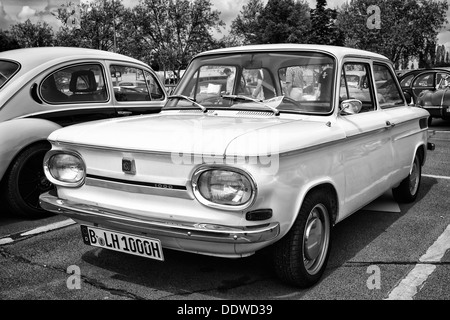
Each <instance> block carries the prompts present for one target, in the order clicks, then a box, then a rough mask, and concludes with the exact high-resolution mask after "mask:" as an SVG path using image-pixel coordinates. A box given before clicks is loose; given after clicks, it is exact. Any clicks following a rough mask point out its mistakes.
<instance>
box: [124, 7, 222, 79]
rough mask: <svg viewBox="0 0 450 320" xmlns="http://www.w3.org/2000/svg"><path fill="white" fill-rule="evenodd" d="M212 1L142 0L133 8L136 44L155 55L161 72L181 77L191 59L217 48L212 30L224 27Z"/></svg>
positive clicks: (153, 57)
mask: <svg viewBox="0 0 450 320" xmlns="http://www.w3.org/2000/svg"><path fill="white" fill-rule="evenodd" d="M211 7H212V5H211V2H210V0H140V2H139V4H138V5H137V6H136V7H134V8H133V10H132V11H133V16H134V22H133V24H134V32H135V38H134V39H135V41H139V42H141V45H143V46H144V47H146V48H147V50H148V52H151V53H152V59H154V60H155V61H156V63H157V65H158V68H159V69H160V70H173V71H174V72H175V74H176V76H177V77H179V72H180V70H181V69H183V68H186V66H187V64H188V63H189V61H190V60H191V58H192V57H193V56H194V55H195V54H197V53H199V52H202V51H204V50H208V49H211V48H214V47H216V46H217V43H216V41H215V40H214V38H213V36H212V33H211V30H212V29H213V28H216V29H217V30H218V31H220V29H219V28H220V27H221V26H223V25H224V22H223V21H222V20H220V18H219V15H220V12H219V11H217V10H212V8H211Z"/></svg>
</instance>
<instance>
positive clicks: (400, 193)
mask: <svg viewBox="0 0 450 320" xmlns="http://www.w3.org/2000/svg"><path fill="white" fill-rule="evenodd" d="M421 178H422V167H421V165H420V159H419V156H418V155H417V154H416V156H415V157H414V162H413V165H412V168H411V172H410V174H409V175H408V176H407V177H406V178H405V179H403V181H402V182H401V183H400V185H399V186H398V187H397V188H394V189H392V194H393V196H394V199H395V200H397V201H398V202H413V201H415V200H416V198H417V194H418V193H419V187H420V181H421Z"/></svg>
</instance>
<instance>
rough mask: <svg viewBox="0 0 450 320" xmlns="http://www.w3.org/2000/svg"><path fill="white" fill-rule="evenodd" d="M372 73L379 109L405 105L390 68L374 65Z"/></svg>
mask: <svg viewBox="0 0 450 320" xmlns="http://www.w3.org/2000/svg"><path fill="white" fill-rule="evenodd" d="M373 71H374V75H375V85H376V87H377V95H378V102H379V103H380V107H381V108H382V109H385V108H392V107H395V106H398V105H403V104H404V103H405V101H404V100H403V95H402V93H401V91H400V88H399V87H398V85H397V81H396V78H395V75H393V73H392V72H391V70H390V68H389V67H388V66H386V65H383V64H378V63H374V65H373ZM413 86H414V84H413Z"/></svg>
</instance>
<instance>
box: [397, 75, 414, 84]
mask: <svg viewBox="0 0 450 320" xmlns="http://www.w3.org/2000/svg"><path fill="white" fill-rule="evenodd" d="M413 78H414V74H411V75H409V76H406V77H404V78H403V79H402V81H401V82H400V85H401V86H402V87H409V86H410V84H411V81H412V79H413Z"/></svg>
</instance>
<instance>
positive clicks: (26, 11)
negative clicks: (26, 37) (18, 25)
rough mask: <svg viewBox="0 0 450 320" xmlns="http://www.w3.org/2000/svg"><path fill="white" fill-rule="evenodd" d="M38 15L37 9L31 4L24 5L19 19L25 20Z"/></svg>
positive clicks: (18, 15)
mask: <svg viewBox="0 0 450 320" xmlns="http://www.w3.org/2000/svg"><path fill="white" fill-rule="evenodd" d="M35 15H36V10H35V9H32V8H30V7H29V6H23V7H22V10H21V11H20V12H19V13H18V14H17V18H18V19H19V21H21V22H24V21H25V20H27V19H31V18H32V17H34V16H35Z"/></svg>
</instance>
